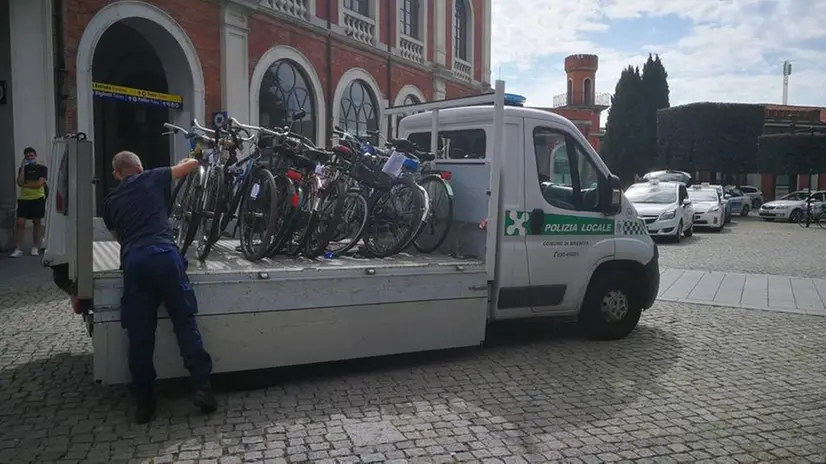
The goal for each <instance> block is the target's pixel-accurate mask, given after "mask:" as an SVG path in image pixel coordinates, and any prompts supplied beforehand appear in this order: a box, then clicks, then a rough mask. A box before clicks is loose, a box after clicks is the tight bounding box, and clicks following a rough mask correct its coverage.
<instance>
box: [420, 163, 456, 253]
mask: <svg viewBox="0 0 826 464" xmlns="http://www.w3.org/2000/svg"><path fill="white" fill-rule="evenodd" d="M419 185H421V186H422V187H424V189H425V190H426V191H427V194H428V198H429V200H430V213H429V214H428V217H427V220H425V223H424V224H423V226H422V228H421V229H419V232H418V234H417V236H416V237H415V238H414V239H413V246H414V247H415V248H416V249H417V250H418V251H419V252H421V253H432V252H434V251H436V250H437V249H438V248H439V247H440V246H442V244H443V243H444V241H445V240H446V239H447V235H448V233H450V225H451V223H452V222H453V190H452V189H451V188H450V186H449V185H448V183H447V181H445V180H444V179H442V178H441V177H438V176H428V177H425V178H424V179H422V180H421V181H419Z"/></svg>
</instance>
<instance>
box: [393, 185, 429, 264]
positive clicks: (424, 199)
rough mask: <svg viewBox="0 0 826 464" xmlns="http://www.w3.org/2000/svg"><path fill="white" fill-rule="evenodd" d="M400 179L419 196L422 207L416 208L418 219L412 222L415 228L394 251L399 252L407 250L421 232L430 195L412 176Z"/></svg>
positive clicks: (427, 212)
mask: <svg viewBox="0 0 826 464" xmlns="http://www.w3.org/2000/svg"><path fill="white" fill-rule="evenodd" d="M402 181H403V182H404V183H406V184H407V185H409V186H410V187H411V188H412V189H413V191H414V192H415V195H418V196H419V198H420V202H421V204H422V207H421V209H417V210H416V211H418V212H419V213H418V221H415V222H413V223H414V224H415V226H414V227H415V229H414V230H413V233H412V234H411V235H410V238H408V239H407V241H406V242H404V244H403V245H402V246H401V248H399V249H398V250H396V253H401V252H402V251H404V250H407V249H408V248H409V247H410V245H411V244H412V243H413V240H414V239H415V238H416V237H418V236H419V234H420V233H421V231H422V229H423V228H424V224H425V221H426V220H427V217H428V215H429V214H430V196H429V195H428V194H427V190H425V189H424V187H422V186H421V185H419V183H418V182H417V181H416V180H414V179H413V178H405V179H402ZM414 217H415V216H414Z"/></svg>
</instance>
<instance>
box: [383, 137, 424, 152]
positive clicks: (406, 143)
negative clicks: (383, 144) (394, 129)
mask: <svg viewBox="0 0 826 464" xmlns="http://www.w3.org/2000/svg"><path fill="white" fill-rule="evenodd" d="M387 143H389V144H390V145H393V146H394V147H396V150H398V151H404V152H407V153H415V152H416V151H418V147H416V144H415V143H413V142H411V141H410V140H407V139H390V140H388V141H387Z"/></svg>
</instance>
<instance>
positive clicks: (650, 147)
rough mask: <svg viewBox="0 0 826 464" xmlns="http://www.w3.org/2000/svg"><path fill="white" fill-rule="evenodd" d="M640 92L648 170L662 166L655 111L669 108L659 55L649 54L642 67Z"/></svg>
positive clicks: (667, 92) (665, 74) (664, 75)
mask: <svg viewBox="0 0 826 464" xmlns="http://www.w3.org/2000/svg"><path fill="white" fill-rule="evenodd" d="M642 91H643V94H644V101H645V128H646V130H645V138H646V144H645V161H646V163H647V168H646V170H648V169H652V168H654V167H657V165H658V164H662V160H661V159H659V158H660V157H658V155H657V110H661V109H663V108H668V107H670V106H671V104H670V103H669V98H668V97H669V93H670V91H669V88H668V73H667V72H666V71H665V66H663V63H662V61H660V56H659V55H654V56H651V54H649V55H648V61H646V62H645V65H643V67H642ZM659 167H665V166H659Z"/></svg>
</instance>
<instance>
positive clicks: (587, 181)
mask: <svg viewBox="0 0 826 464" xmlns="http://www.w3.org/2000/svg"><path fill="white" fill-rule="evenodd" d="M524 127H525V135H524V137H525V140H526V145H528V143H529V142H528V141H531V142H532V145H533V147H530V146H527V147H526V149H525V153H526V156H525V182H524V189H525V205H526V207H527V211H526V212H527V214H528V215H529V217H530V227H529V228H528V233H527V235H526V247H527V251H528V273H529V275H530V286H531V290H530V291H531V301H532V308H533V311H535V312H569V311H572V310H576V309H577V308H578V305H579V301H580V299H581V295H582V293H583V292H584V291H585V289H586V287H587V284H588V279H589V276H590V274H591V271H592V270H593V269H594V268H595V267H596V265H597V264H599V263H600V262H601V261H602V260H603V259H607V258H610V257H612V256H613V254H614V240H613V238H614V218H613V217H606V216H605V215H604V214H603V213H602V212H601V211H600V204H599V197H600V196H599V192H598V186H599V185H600V184H601V182H600V179H601V177H602V174H601V171H600V170H599V169H598V168H597V166H596V164H595V163H594V161H593V159H592V158H591V155H590V154H589V152H588V151H587V150H586V149H585V148H584V147H583V145H582V143H581V141H580V140H579V139H578V138H577V137H573V136H572V135H571V134H570V132H569V131H570V129H568V128H565V127H562V126H561V125H560V126H557V125H555V123H554V122H552V121H544V120H531V119H526V120H525V126H524ZM531 149H532V150H531Z"/></svg>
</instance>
